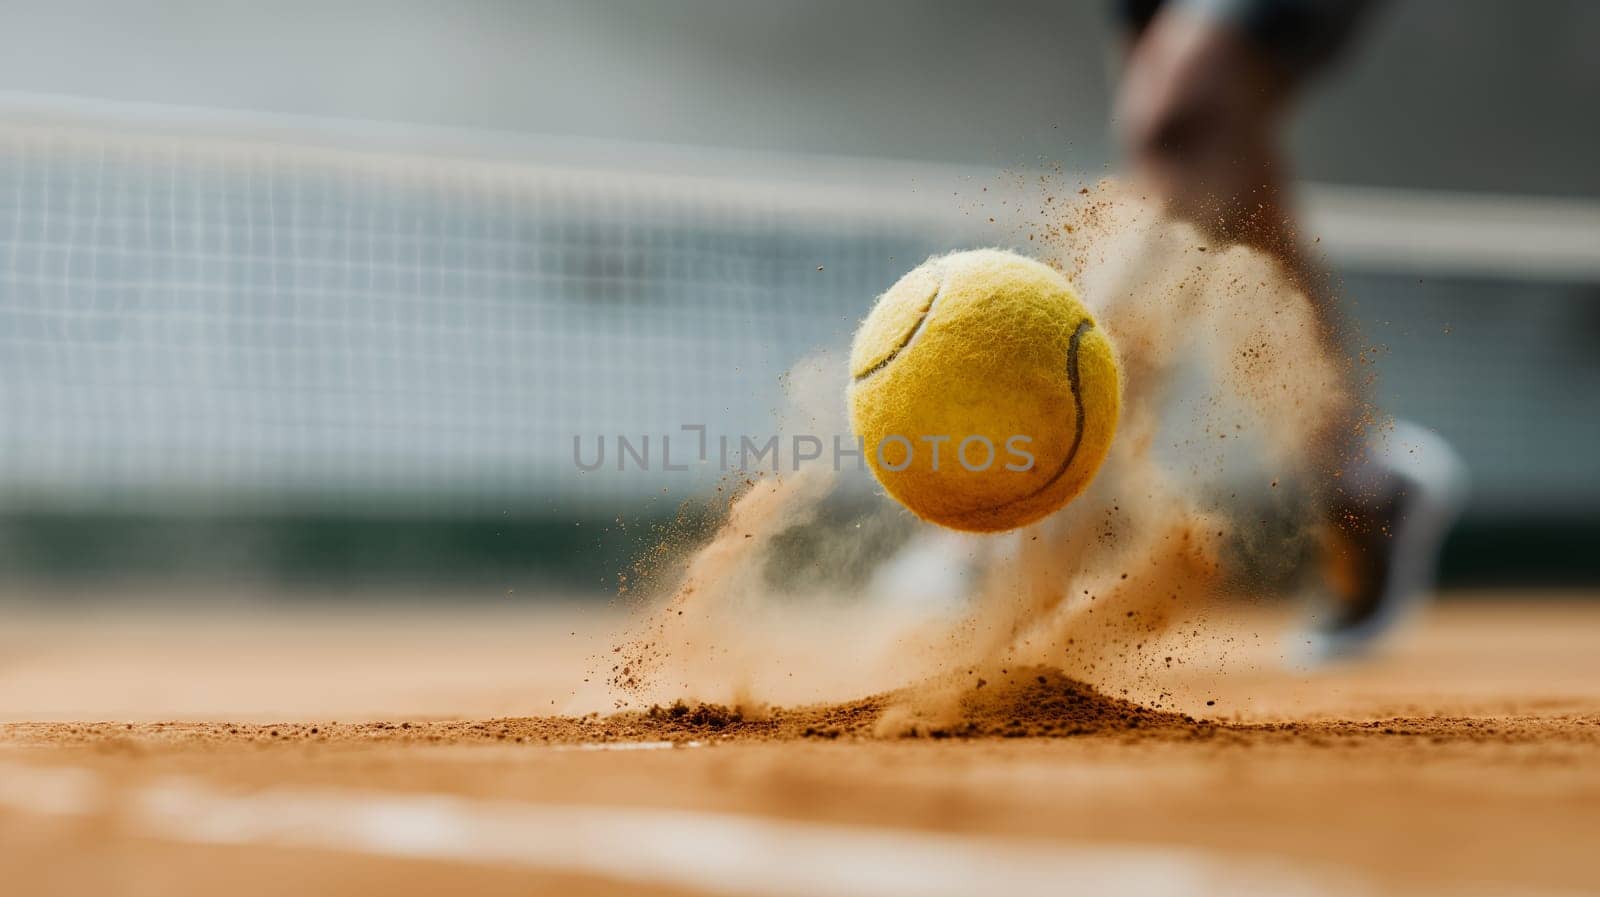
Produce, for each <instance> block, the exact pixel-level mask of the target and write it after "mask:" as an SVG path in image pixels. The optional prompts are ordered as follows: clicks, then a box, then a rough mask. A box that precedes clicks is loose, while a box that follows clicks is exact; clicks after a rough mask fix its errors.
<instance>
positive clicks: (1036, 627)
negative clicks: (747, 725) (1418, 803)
mask: <svg viewBox="0 0 1600 897" xmlns="http://www.w3.org/2000/svg"><path fill="white" fill-rule="evenodd" d="M1058 192H1061V193H1065V194H1068V195H1070V197H1071V201H1070V202H1065V203H1063V202H1060V201H1057V200H1056V199H1055V196H1054V195H1051V196H1050V198H1049V200H1047V201H1045V202H1042V203H1040V204H1039V205H1038V206H1037V210H1038V212H1039V215H1038V217H1037V219H1034V218H1030V219H1028V220H1027V221H1025V222H1023V223H1022V224H1021V225H1019V227H1021V228H1022V230H1025V231H1026V232H1027V234H1028V237H1029V242H1027V243H1025V244H1024V245H1026V246H1028V247H1029V248H1030V249H1032V251H1033V254H1034V255H1035V256H1036V257H1039V258H1041V259H1042V260H1044V261H1046V262H1048V263H1051V264H1053V265H1056V266H1057V267H1059V268H1060V269H1061V270H1062V271H1063V272H1064V273H1065V274H1066V275H1067V276H1068V277H1069V279H1071V280H1072V281H1073V282H1074V283H1075V284H1076V285H1077V286H1078V288H1079V290H1080V292H1081V293H1082V294H1083V296H1084V299H1085V301H1086V302H1087V303H1088V304H1089V306H1090V307H1091V308H1092V309H1093V311H1094V314H1095V316H1096V318H1097V320H1098V321H1099V323H1100V324H1101V325H1102V326H1103V327H1104V328H1105V330H1106V332H1107V333H1109V334H1110V335H1111V337H1112V339H1113V341H1114V343H1115V345H1116V347H1117V350H1118V354H1119V357H1120V361H1121V364H1122V370H1123V375H1124V409H1123V418H1122V422H1121V424H1120V426H1119V431H1118V434H1117V437H1116V439H1115V441H1114V442H1113V445H1112V449H1111V453H1110V455H1109V456H1108V458H1107V459H1106V461H1105V463H1104V465H1103V466H1102V468H1101V470H1100V473H1099V474H1098V476H1097V478H1096V480H1095V482H1094V484H1093V485H1092V486H1091V487H1090V489H1089V490H1088V491H1087V492H1085V493H1084V494H1083V495H1081V496H1080V497H1078V498H1077V499H1076V500H1074V501H1073V502H1072V503H1070V504H1069V505H1068V506H1067V507H1065V508H1063V509H1062V510H1061V511H1059V512H1057V513H1056V514H1055V515H1053V516H1051V517H1049V518H1047V519H1046V520H1044V521H1042V522H1040V523H1038V524H1036V525H1034V526H1031V527H1028V528H1026V529H1023V530H1019V531H1015V532H1012V533H1006V534H1002V535H998V536H971V535H966V534H959V533H952V532H949V531H944V530H940V529H937V528H935V527H932V526H931V525H926V524H922V523H920V522H918V521H915V520H914V519H912V518H911V517H910V515H909V514H908V513H907V512H905V511H904V510H903V509H901V508H900V507H899V506H898V505H896V504H895V503H894V502H893V501H892V500H890V499H888V498H886V497H884V496H882V495H881V494H874V495H871V496H870V498H869V500H867V501H865V502H864V503H863V502H859V501H858V504H864V505H865V510H864V511H861V512H859V513H855V514H850V513H841V512H839V511H838V507H839V506H841V505H843V506H847V507H853V506H852V505H850V502H849V501H848V496H849V494H851V493H852V491H853V492H855V493H858V494H859V493H863V492H865V491H866V490H863V489H861V488H859V487H860V486H861V485H862V484H861V483H860V482H859V478H858V479H852V475H851V473H849V472H847V473H845V474H840V473H837V472H835V471H834V470H833V469H832V468H831V466H830V465H828V464H813V465H810V466H804V467H802V468H801V469H800V470H799V471H797V472H792V473H784V474H781V475H773V474H771V473H768V474H767V475H766V476H763V477H752V478H750V479H748V480H741V481H738V482H735V483H731V484H730V492H731V493H732V494H733V497H732V498H731V500H730V501H729V504H728V507H727V509H726V515H725V519H724V522H723V523H722V524H721V526H720V527H719V528H717V529H716V531H715V533H714V534H713V535H711V536H710V538H709V539H708V540H706V539H701V540H698V541H695V542H693V544H687V542H686V544H682V545H676V546H669V547H668V548H666V549H664V550H663V554H664V556H670V557H671V558H672V560H671V561H670V562H669V561H667V560H666V559H665V558H664V559H663V560H662V564H663V565H664V566H663V568H662V569H663V570H666V571H668V572H666V573H663V574H662V575H658V576H656V577H655V584H654V587H653V589H651V590H649V591H651V592H652V593H653V594H649V595H647V596H646V599H645V601H644V602H643V604H642V606H641V607H640V608H639V610H638V612H637V614H636V617H635V619H634V620H633V621H632V623H631V624H630V627H629V630H628V631H627V632H626V633H625V634H624V636H623V637H621V638H620V639H619V643H618V644H617V646H616V648H615V649H614V651H613V654H612V656H611V657H610V658H609V659H608V662H609V664H610V682H611V685H612V686H613V688H614V689H615V691H616V693H617V694H618V695H619V696H620V697H619V699H618V701H617V706H619V707H622V706H639V705H642V704H648V703H650V702H654V701H669V702H670V701H671V700H673V699H677V698H683V697H687V698H690V699H697V700H702V701H716V702H723V703H728V704H732V705H735V706H739V707H741V708H744V711H745V712H746V713H747V714H757V715H758V714H760V713H761V712H762V708H763V707H767V706H771V705H774V704H779V705H789V704H797V703H814V702H822V701H838V700H846V699H851V698H856V697H859V696H861V695H865V694H871V693H876V692H881V691H886V690H891V689H901V691H900V692H899V693H900V694H902V695H908V697H905V698H903V699H902V701H901V702H900V706H897V707H895V708H891V710H890V711H889V712H886V713H885V714H884V715H883V718H882V719H881V720H880V721H879V723H878V726H879V728H880V729H882V730H884V731H885V733H888V734H892V733H893V732H894V731H896V730H904V731H914V730H916V729H917V728H918V727H924V726H937V725H940V724H941V723H942V722H943V721H945V718H946V717H948V716H949V715H951V714H955V713H958V712H961V711H960V709H959V708H960V707H961V706H963V702H966V703H970V701H971V697H972V695H973V694H975V693H976V692H975V690H976V689H981V688H982V687H983V686H984V685H985V684H987V683H992V682H1003V681H1005V679H1006V677H1008V676H1010V675H1011V674H1012V671H1014V670H1022V669H1029V670H1032V669H1037V668H1051V669H1056V670H1060V671H1061V672H1062V673H1064V674H1065V675H1067V676H1069V677H1072V678H1075V679H1081V680H1083V681H1085V682H1088V683H1090V684H1092V685H1094V686H1095V687H1097V688H1099V689H1100V690H1102V691H1104V692H1107V693H1110V694H1119V695H1122V696H1126V697H1129V698H1132V699H1134V700H1138V701H1141V702H1144V703H1146V704H1149V705H1152V706H1156V707H1162V706H1170V707H1176V706H1183V705H1184V704H1185V702H1188V703H1190V704H1192V703H1193V701H1194V699H1195V694H1194V693H1192V688H1190V690H1189V691H1188V692H1186V691H1185V688H1187V686H1185V685H1183V684H1182V683H1183V682H1184V681H1185V680H1184V678H1183V676H1182V675H1179V674H1180V673H1181V672H1183V671H1184V670H1185V669H1188V670H1191V671H1192V670H1193V669H1197V668H1207V669H1213V670H1214V669H1218V668H1221V667H1223V666H1225V665H1226V664H1227V663H1228V662H1229V659H1230V658H1235V659H1236V662H1242V661H1237V659H1238V658H1241V657H1244V656H1246V655H1248V653H1249V652H1248V651H1245V650H1243V648H1244V646H1242V645H1241V642H1243V641H1252V640H1253V641H1254V642H1256V643H1258V645H1257V646H1258V647H1259V643H1261V641H1262V637H1261V636H1260V634H1258V633H1248V632H1246V631H1245V630H1241V629H1240V628H1239V627H1238V626H1228V625H1222V624H1221V622H1220V620H1221V618H1224V617H1227V616H1228V615H1229V614H1232V613H1233V612H1234V611H1235V609H1237V608H1238V607H1239V606H1240V604H1241V600H1243V601H1247V602H1248V601H1254V602H1262V601H1264V600H1270V599H1275V598H1280V597H1282V595H1283V593H1286V592H1287V591H1289V590H1290V589H1291V588H1292V587H1293V583H1294V578H1293V575H1292V573H1291V574H1284V572H1283V571H1284V570H1286V569H1287V570H1291V571H1292V568H1293V567H1294V564H1293V563H1291V561H1292V560H1293V558H1294V557H1296V556H1297V555H1298V554H1300V553H1303V551H1304V547H1305V544H1306V542H1307V539H1308V538H1309V537H1310V534H1312V533H1313V531H1314V529H1315V525H1316V521H1315V520H1314V519H1313V517H1312V515H1311V514H1310V512H1309V509H1310V508H1311V507H1312V506H1313V505H1314V502H1313V501H1311V500H1310V498H1311V496H1312V495H1314V494H1315V493H1316V492H1317V490H1318V489H1321V488H1324V482H1325V481H1326V479H1327V478H1328V476H1329V475H1330V471H1332V470H1335V469H1336V468H1337V459H1335V458H1332V457H1331V455H1330V447H1329V446H1328V444H1327V435H1326V434H1327V433H1328V432H1329V430H1330V428H1333V427H1335V426H1342V425H1343V424H1342V422H1343V421H1345V420H1347V419H1349V418H1350V416H1351V408H1352V407H1353V406H1354V405H1355V404H1356V399H1355V397H1354V396H1352V395H1351V393H1350V391H1349V389H1348V388H1347V384H1348V383H1349V382H1350V371H1349V370H1348V369H1347V367H1346V366H1345V364H1344V362H1343V361H1341V359H1340V356H1339V355H1338V353H1335V352H1333V351H1330V349H1329V348H1328V347H1327V345H1326V342H1327V341H1326V340H1325V339H1324V338H1323V337H1322V335H1320V334H1319V330H1318V327H1319V323H1318V320H1317V318H1316V316H1315V315H1314V314H1313V308H1312V305H1311V303H1310V301H1309V300H1308V299H1307V297H1306V295H1305V294H1304V292H1302V291H1301V290H1300V289H1298V288H1297V287H1296V286H1295V285H1294V283H1293V282H1292V281H1291V279H1290V278H1289V277H1288V276H1287V275H1286V274H1285V273H1284V272H1283V271H1282V270H1281V269H1280V268H1279V266H1278V264H1277V263H1276V261H1274V260H1273V259H1272V258H1270V257H1268V256H1266V255H1263V254H1261V253H1259V252H1257V251H1254V250H1251V249H1247V248H1245V247H1239V246H1233V247H1227V246H1218V245H1211V244H1208V241H1207V240H1206V239H1205V238H1204V237H1202V236H1201V234H1200V233H1199V232H1197V231H1196V230H1195V229H1194V228H1192V227H1190V226H1188V225H1185V224H1182V223H1177V222H1174V221H1171V220H1168V219H1165V218H1163V217H1162V216H1161V215H1160V214H1159V213H1158V212H1157V211H1156V210H1155V209H1153V208H1152V207H1151V206H1149V205H1147V204H1146V203H1145V202H1143V201H1142V200H1141V199H1139V198H1138V197H1136V196H1133V195H1131V193H1130V192H1129V191H1127V190H1126V189H1124V188H1122V187H1120V186H1118V185H1117V184H1116V183H1114V182H1109V181H1108V182H1103V183H1101V184H1098V185H1095V186H1093V187H1092V188H1089V187H1086V188H1084V189H1083V190H1081V191H1079V190H1064V191H1058ZM846 379H847V378H846V366H845V363H844V359H843V358H842V357H836V356H833V355H829V354H822V355H818V356H816V357H813V358H810V359H807V360H806V361H805V362H804V363H802V364H801V365H799V366H798V367H797V368H796V369H795V370H794V371H793V372H791V374H790V377H789V382H788V384H787V386H788V389H787V392H788V397H789V405H788V408H787V409H786V411H785V417H786V419H785V420H784V422H783V423H784V427H785V431H786V432H806V433H815V434H818V435H822V436H823V438H824V439H828V438H829V437H830V436H831V435H832V434H848V424H847V422H846V419H845V401H844V390H845V385H846ZM797 532H809V533H811V537H810V538H808V539H805V540H802V541H804V543H805V544H806V545H807V546H809V552H810V553H809V555H808V557H809V559H810V560H809V563H808V564H803V565H799V567H798V568H795V569H790V568H788V567H784V566H783V561H784V555H785V553H786V552H792V551H793V543H794V542H795V541H796V539H795V538H794V536H793V534H795V533H797ZM885 533H887V534H889V536H885V535H884V534H885ZM774 566H777V567H779V568H780V569H784V570H785V571H786V572H785V575H783V576H780V577H776V578H775V577H774V576H773V575H772V571H773V569H774ZM843 568H851V569H863V570H866V571H867V574H866V575H863V576H859V577H856V578H855V579H853V580H846V581H841V580H840V579H839V578H838V577H830V576H827V575H813V574H825V573H828V572H832V571H837V570H839V569H843ZM1258 653H1259V652H1258ZM1251 656H1254V655H1251ZM908 684H909V685H916V686H918V687H916V688H911V689H905V686H907V685H908ZM991 691H993V689H991Z"/></svg>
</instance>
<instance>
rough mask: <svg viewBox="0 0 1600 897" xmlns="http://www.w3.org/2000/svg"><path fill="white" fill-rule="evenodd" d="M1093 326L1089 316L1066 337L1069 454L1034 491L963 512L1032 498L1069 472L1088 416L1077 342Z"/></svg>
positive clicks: (987, 511)
mask: <svg viewBox="0 0 1600 897" xmlns="http://www.w3.org/2000/svg"><path fill="white" fill-rule="evenodd" d="M1093 328H1094V322H1093V321H1091V320H1088V319H1087V318H1086V319H1084V320H1082V321H1079V322H1078V326H1077V327H1076V328H1074V329H1073V331H1072V337H1071V339H1070V340H1068V341H1067V389H1068V391H1069V392H1071V393H1072V408H1073V411H1074V414H1073V418H1074V419H1073V424H1072V427H1073V429H1072V445H1070V446H1068V447H1067V454H1066V457H1064V458H1062V460H1061V464H1060V466H1058V467H1057V468H1056V471H1055V473H1053V474H1051V475H1050V479H1048V480H1045V481H1044V483H1043V484H1041V485H1040V486H1039V487H1038V488H1036V489H1034V490H1033V491H1031V492H1028V493H1027V494H1025V495H1019V496H1017V497H1016V498H1013V499H1010V500H1009V501H1003V502H1000V503H999V504H997V505H982V506H980V507H976V508H973V509H972V510H970V511H965V512H963V513H962V516H967V515H970V514H991V513H994V512H995V511H1003V510H1005V509H1006V508H1009V507H1012V506H1013V505H1019V504H1022V503H1023V502H1025V501H1032V500H1034V499H1035V498H1038V497H1039V496H1040V495H1043V494H1044V493H1045V492H1047V491H1049V490H1050V487H1052V486H1054V485H1055V484H1056V482H1057V481H1058V480H1060V479H1061V478H1062V477H1063V476H1066V473H1067V469H1068V468H1070V467H1071V466H1072V462H1073V460H1074V459H1075V458H1077V457H1078V447H1079V446H1081V445H1082V444H1083V425H1084V422H1085V418H1086V416H1087V415H1086V412H1085V411H1084V408H1083V396H1082V395H1081V394H1080V389H1081V384H1082V375H1081V374H1080V373H1079V371H1078V344H1079V343H1081V342H1082V341H1083V335H1084V334H1085V333H1087V332H1088V331H1089V330H1091V329H1093Z"/></svg>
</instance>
